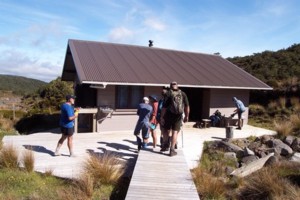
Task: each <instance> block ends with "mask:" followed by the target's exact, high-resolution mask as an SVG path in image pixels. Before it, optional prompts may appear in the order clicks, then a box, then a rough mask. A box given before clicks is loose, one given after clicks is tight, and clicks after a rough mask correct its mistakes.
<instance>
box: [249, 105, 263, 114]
mask: <svg viewBox="0 0 300 200" xmlns="http://www.w3.org/2000/svg"><path fill="white" fill-rule="evenodd" d="M265 113H266V110H265V108H264V107H263V106H262V105H259V104H251V105H249V114H250V115H254V116H257V115H264V114H265Z"/></svg>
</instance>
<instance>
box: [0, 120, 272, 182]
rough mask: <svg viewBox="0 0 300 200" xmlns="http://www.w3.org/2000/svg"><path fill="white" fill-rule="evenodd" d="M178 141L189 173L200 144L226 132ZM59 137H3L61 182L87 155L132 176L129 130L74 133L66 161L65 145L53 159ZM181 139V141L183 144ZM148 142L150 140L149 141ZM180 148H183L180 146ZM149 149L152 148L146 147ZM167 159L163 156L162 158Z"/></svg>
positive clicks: (191, 132) (249, 132)
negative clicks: (119, 162)
mask: <svg viewBox="0 0 300 200" xmlns="http://www.w3.org/2000/svg"><path fill="white" fill-rule="evenodd" d="M181 133H183V135H182V134H180V135H179V137H178V144H179V150H182V151H183V155H184V157H185V159H186V162H187V164H188V167H189V169H192V168H194V167H196V166H197V164H198V161H199V158H200V157H201V154H202V148H203V142H204V141H210V140H217V139H220V138H225V136H226V131H225V128H213V127H212V128H206V129H196V128H184V129H183V131H182V132H181ZM264 134H269V135H270V134H275V132H274V131H270V130H266V129H262V128H256V127H253V126H249V125H245V126H244V127H243V130H234V138H246V137H248V136H261V135H264ZM182 136H183V137H182ZM59 138H60V134H58V133H57V132H55V131H53V132H45V133H36V134H31V135H24V136H22V135H18V136H5V137H4V138H3V143H4V145H7V144H12V145H14V146H15V147H16V148H17V149H18V151H19V153H20V158H21V156H22V153H23V152H24V151H25V150H27V149H30V148H32V150H33V151H34V155H35V170H36V171H38V172H42V173H43V172H46V171H49V170H52V171H53V175H55V176H58V177H64V178H76V177H77V176H78V175H79V174H80V172H81V168H82V164H83V162H84V161H85V159H86V158H87V157H88V155H89V153H99V154H100V153H103V152H105V151H107V152H114V153H116V154H117V155H119V156H120V157H121V158H122V159H123V160H124V161H126V162H127V163H128V171H127V173H128V175H129V176H130V175H132V171H133V169H134V165H135V162H136V159H137V155H138V154H137V149H136V143H135V141H136V138H135V137H134V136H133V134H132V130H127V131H103V132H100V133H77V134H75V135H74V149H75V154H76V157H69V156H68V155H69V152H68V148H67V144H66V142H65V143H64V145H63V147H62V149H61V153H62V156H54V150H55V148H56V145H57V142H58V140H59ZM182 139H183V140H182ZM150 142H151V139H150ZM182 144H183V146H182ZM149 148H151V147H149ZM162 156H163V155H162ZM164 157H166V156H164Z"/></svg>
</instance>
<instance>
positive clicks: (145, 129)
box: [134, 122, 149, 139]
mask: <svg viewBox="0 0 300 200" xmlns="http://www.w3.org/2000/svg"><path fill="white" fill-rule="evenodd" d="M141 131H142V137H143V139H148V138H149V126H148V125H147V124H145V123H144V122H137V124H136V126H135V129H134V135H136V136H137V135H139V134H140V132H141Z"/></svg>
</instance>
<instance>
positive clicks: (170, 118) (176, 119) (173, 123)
mask: <svg viewBox="0 0 300 200" xmlns="http://www.w3.org/2000/svg"><path fill="white" fill-rule="evenodd" d="M164 120H165V124H164V126H163V128H164V129H166V130H173V131H179V130H180V128H181V126H182V114H179V115H176V114H172V113H170V112H166V114H165V116H164Z"/></svg>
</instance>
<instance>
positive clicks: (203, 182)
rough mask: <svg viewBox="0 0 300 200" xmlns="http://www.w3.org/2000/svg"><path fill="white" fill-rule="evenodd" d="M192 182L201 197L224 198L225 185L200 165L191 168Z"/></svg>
mask: <svg viewBox="0 0 300 200" xmlns="http://www.w3.org/2000/svg"><path fill="white" fill-rule="evenodd" d="M193 175H194V182H195V185H196V188H197V190H198V193H199V194H200V198H201V199H207V200H208V199H224V200H225V199H226V198H225V194H226V185H225V183H224V182H223V181H222V180H221V179H218V178H217V177H215V176H212V175H211V174H209V173H207V172H206V171H205V170H203V169H202V168H201V167H197V168H195V169H194V170H193Z"/></svg>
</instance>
